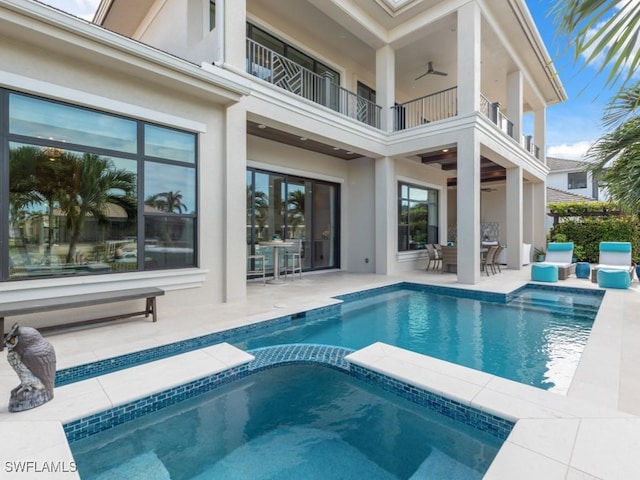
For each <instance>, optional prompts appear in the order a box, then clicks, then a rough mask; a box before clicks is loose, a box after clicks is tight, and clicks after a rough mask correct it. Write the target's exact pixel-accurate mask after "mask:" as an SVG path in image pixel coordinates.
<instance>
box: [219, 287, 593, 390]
mask: <svg viewBox="0 0 640 480" xmlns="http://www.w3.org/2000/svg"><path fill="white" fill-rule="evenodd" d="M600 301H601V296H600V295H594V294H592V293H585V292H579V291H575V290H573V291H567V292H563V291H562V290H544V289H538V288H525V289H523V290H521V291H520V292H517V293H516V294H515V295H512V296H510V297H509V298H508V299H507V301H505V302H499V301H487V300H479V299H474V298H464V297H456V296H450V295H443V294H438V293H434V292H432V291H429V290H425V289H420V288H415V287H413V286H404V287H399V288H394V289H383V290H382V291H379V292H376V293H375V294H374V295H364V294H359V295H357V296H355V297H354V298H352V299H350V298H348V297H347V298H346V299H345V303H343V304H342V305H340V306H339V307H337V308H336V309H335V310H334V311H333V312H327V313H326V314H325V315H319V316H316V317H313V318H308V317H307V318H304V319H302V320H296V319H292V320H291V321H290V322H288V323H287V324H277V325H273V326H270V327H268V326H265V328H263V329H261V330H260V331H255V332H251V333H249V334H246V335H242V336H239V337H238V338H236V339H230V340H229V342H230V343H232V344H234V345H235V346H237V347H239V348H242V349H248V350H251V349H254V348H259V347H264V346H268V345H278V344H289V343H315V344H326V345H338V346H342V347H346V348H351V349H354V350H355V349H360V348H364V347H366V346H367V345H371V344H372V343H375V342H377V341H380V342H384V343H389V344H391V345H395V346H398V347H402V348H406V349H408V350H412V351H415V352H418V353H423V354H425V355H429V356H432V357H436V358H439V359H442V360H446V361H449V362H452V363H457V364H459V365H463V366H466V367H470V368H474V369H476V370H482V371H484V372H487V373H491V374H494V375H498V376H501V377H504V378H508V379H510V380H515V381H517V382H520V383H525V384H527V385H532V386H535V387H538V388H542V389H545V390H551V391H555V392H558V393H565V392H566V391H567V389H568V387H569V384H570V382H571V379H572V378H573V374H574V372H575V369H576V367H577V365H578V361H579V359H580V355H581V353H582V350H583V349H584V346H585V345H586V342H587V340H588V337H589V333H590V331H591V327H592V325H593V321H594V319H595V316H596V314H597V311H598V307H599V305H600Z"/></svg>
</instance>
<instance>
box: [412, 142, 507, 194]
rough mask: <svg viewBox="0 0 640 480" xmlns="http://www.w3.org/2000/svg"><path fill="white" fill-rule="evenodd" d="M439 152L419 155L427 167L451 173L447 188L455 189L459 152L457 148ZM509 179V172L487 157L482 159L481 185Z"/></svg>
mask: <svg viewBox="0 0 640 480" xmlns="http://www.w3.org/2000/svg"><path fill="white" fill-rule="evenodd" d="M445 150H446V151H444V150H439V151H436V152H429V153H422V154H420V155H418V156H419V157H420V159H421V160H422V163H423V164H425V165H433V164H438V165H440V168H442V170H445V171H447V172H451V174H452V176H451V177H448V178H447V186H449V187H453V186H456V185H457V184H458V178H457V169H458V151H457V149H456V148H455V147H452V148H448V149H445ZM506 178H507V171H506V169H505V168H504V167H502V166H500V165H498V164H497V163H495V162H493V161H491V160H489V159H488V158H487V157H484V156H481V157H480V183H485V182H499V181H504V180H506Z"/></svg>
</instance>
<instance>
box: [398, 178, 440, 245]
mask: <svg viewBox="0 0 640 480" xmlns="http://www.w3.org/2000/svg"><path fill="white" fill-rule="evenodd" d="M398 194H399V196H398V251H400V252H405V251H408V250H421V249H423V248H425V247H426V244H427V243H438V242H439V240H438V238H439V235H438V223H439V222H438V191H437V190H434V189H432V188H426V187H420V186H416V185H410V184H407V183H403V182H400V183H398Z"/></svg>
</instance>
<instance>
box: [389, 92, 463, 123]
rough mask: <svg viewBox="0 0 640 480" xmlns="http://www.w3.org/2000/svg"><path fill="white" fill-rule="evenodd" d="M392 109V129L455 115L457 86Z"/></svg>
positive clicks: (456, 109) (456, 111) (456, 112)
mask: <svg viewBox="0 0 640 480" xmlns="http://www.w3.org/2000/svg"><path fill="white" fill-rule="evenodd" d="M392 110H393V129H394V131H398V130H404V129H406V128H413V127H417V126H418V125H424V124H425V123H431V122H435V121H437V120H442V119H444V118H450V117H455V116H456V115H457V114H458V87H452V88H448V89H446V90H442V91H440V92H437V93H432V94H431V95H426V96H424V97H420V98H416V99H415V100H410V101H408V102H405V103H400V104H398V105H394V106H393V107H392Z"/></svg>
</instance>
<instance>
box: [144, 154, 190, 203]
mask: <svg viewBox="0 0 640 480" xmlns="http://www.w3.org/2000/svg"><path fill="white" fill-rule="evenodd" d="M144 194H145V197H144V204H145V212H146V213H160V212H162V213H175V214H180V213H195V208H196V173H195V170H194V169H193V168H189V167H180V166H176V165H166V164H160V163H154V162H145V177H144Z"/></svg>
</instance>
